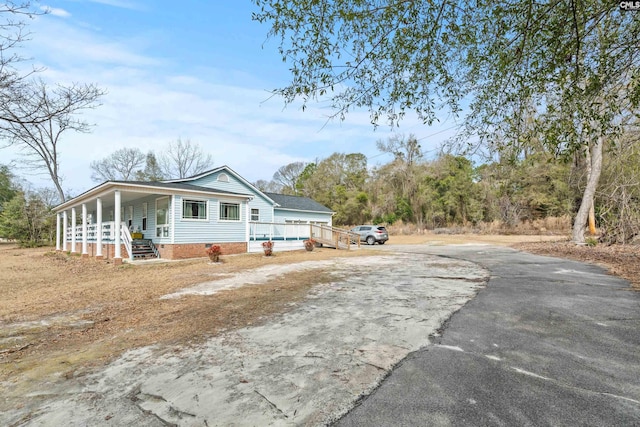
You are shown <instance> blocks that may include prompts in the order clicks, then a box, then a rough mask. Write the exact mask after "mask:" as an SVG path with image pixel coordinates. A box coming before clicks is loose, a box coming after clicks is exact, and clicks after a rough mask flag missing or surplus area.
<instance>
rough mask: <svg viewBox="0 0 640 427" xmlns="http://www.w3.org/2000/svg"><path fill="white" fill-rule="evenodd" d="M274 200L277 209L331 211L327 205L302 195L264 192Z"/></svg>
mask: <svg viewBox="0 0 640 427" xmlns="http://www.w3.org/2000/svg"><path fill="white" fill-rule="evenodd" d="M264 194H265V195H266V196H267V197H269V198H270V199H271V200H273V201H274V202H276V203H277V204H278V205H280V206H278V208H279V209H291V210H295V211H312V212H326V213H333V211H332V210H331V209H329V208H328V207H326V206H324V205H321V204H320V203H318V202H316V201H315V200H313V199H310V198H308V197H303V196H288V195H286V194H276V193H264Z"/></svg>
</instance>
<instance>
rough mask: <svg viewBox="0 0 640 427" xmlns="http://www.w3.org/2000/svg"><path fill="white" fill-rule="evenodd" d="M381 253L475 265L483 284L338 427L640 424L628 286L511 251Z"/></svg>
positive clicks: (635, 322) (636, 318) (635, 306)
mask: <svg viewBox="0 0 640 427" xmlns="http://www.w3.org/2000/svg"><path fill="white" fill-rule="evenodd" d="M376 248H377V249H379V248H378V247H376ZM388 249H394V250H400V251H402V250H406V251H407V252H409V251H410V252H415V251H421V252H426V253H430V254H436V255H441V256H446V257H451V258H455V259H461V260H467V261H472V262H475V263H478V264H480V265H481V266H483V267H485V268H487V269H488V270H489V271H490V272H491V279H490V281H489V283H488V285H487V287H486V289H484V290H482V291H480V293H479V294H478V295H477V297H476V298H474V299H473V300H471V301H470V302H469V303H467V304H466V305H465V306H464V307H463V308H462V309H461V310H460V311H458V312H457V313H456V314H454V315H453V316H452V317H451V319H450V320H449V321H448V322H447V323H446V324H445V325H444V326H443V327H442V329H441V331H440V334H439V336H435V337H432V339H431V344H432V345H428V346H426V347H424V348H423V349H421V350H418V351H416V352H413V353H411V354H410V355H409V356H408V357H407V358H405V359H404V360H403V361H402V362H401V363H400V364H399V365H398V366H397V367H396V368H395V369H394V370H393V371H392V372H391V374H390V375H389V376H388V377H387V378H386V379H385V380H384V381H383V382H382V383H381V385H380V386H379V388H377V389H376V390H375V391H374V392H373V393H372V394H370V395H369V396H368V397H366V398H364V399H362V401H361V402H360V403H359V405H357V406H356V407H355V408H354V409H353V410H352V411H351V412H349V413H348V414H347V415H346V416H344V417H343V418H342V419H341V420H339V421H338V422H336V423H335V425H336V426H365V425H366V426H374V425H375V426H418V425H419V426H431V425H434V426H449V425H451V426H484V425H491V426H542V425H553V426H575V425H580V426H632V425H634V426H638V425H640V293H639V292H633V291H630V290H629V289H628V283H627V282H625V281H624V280H620V279H617V278H615V277H612V276H609V275H607V274H606V272H605V271H604V270H603V269H601V268H599V267H596V266H593V265H589V264H584V263H579V262H573V261H567V260H562V259H557V258H551V257H542V256H535V255H528V254H524V253H519V252H516V251H514V250H511V249H508V248H498V247H491V248H489V247H482V246H429V247H424V246H423V247H416V246H412V247H406V248H403V247H397V246H396V247H395V248H388Z"/></svg>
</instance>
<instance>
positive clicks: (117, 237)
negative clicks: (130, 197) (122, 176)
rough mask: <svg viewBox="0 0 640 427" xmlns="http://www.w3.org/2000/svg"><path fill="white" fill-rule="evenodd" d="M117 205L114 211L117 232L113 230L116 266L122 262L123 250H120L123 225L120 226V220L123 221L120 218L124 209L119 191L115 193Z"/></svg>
mask: <svg viewBox="0 0 640 427" xmlns="http://www.w3.org/2000/svg"><path fill="white" fill-rule="evenodd" d="M115 204H116V206H115V208H114V210H115V212H114V214H115V222H116V224H115V230H113V234H114V238H115V243H114V244H115V246H116V247H115V248H114V256H113V258H114V262H115V263H116V264H119V263H121V262H122V250H121V248H120V227H121V225H120V220H121V218H120V210H121V209H122V207H121V206H122V196H121V194H120V191H119V190H116V191H115ZM118 259H119V260H120V261H119V262H118V261H115V260H118Z"/></svg>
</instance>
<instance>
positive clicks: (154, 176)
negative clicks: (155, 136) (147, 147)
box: [136, 151, 166, 181]
mask: <svg viewBox="0 0 640 427" xmlns="http://www.w3.org/2000/svg"><path fill="white" fill-rule="evenodd" d="M164 179H166V177H165V176H164V175H163V174H162V169H161V168H160V165H159V164H158V159H157V158H156V155H155V154H154V153H153V151H149V152H148V153H147V156H146V158H145V164H144V169H142V170H138V171H136V180H137V181H162V180H164Z"/></svg>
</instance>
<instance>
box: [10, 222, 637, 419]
mask: <svg viewBox="0 0 640 427" xmlns="http://www.w3.org/2000/svg"><path fill="white" fill-rule="evenodd" d="M558 239H559V237H557V236H485V235H442V234H438V235H435V234H425V235H420V236H391V240H390V241H389V242H388V243H387V244H391V245H394V244H432V245H437V244H463V243H488V244H494V245H511V246H513V247H515V248H517V249H519V250H523V251H527V252H532V253H536V254H543V255H550V256H557V257H565V258H572V259H577V260H580V261H585V262H594V263H597V264H601V265H603V266H605V267H607V268H609V270H610V271H611V272H612V274H616V275H619V276H621V277H623V278H626V279H627V280H629V281H630V282H632V284H633V286H634V287H635V288H636V289H640V247H638V246H613V247H606V246H602V245H598V246H596V247H576V246H575V245H572V244H571V243H569V242H567V241H549V240H558ZM377 248H378V247H377V246H376V247H374V248H368V249H377ZM378 253H379V252H378V251H376V250H373V251H372V250H359V251H358V250H355V251H336V250H333V249H327V248H318V249H316V250H314V251H313V252H307V251H304V250H302V251H294V252H277V253H275V255H274V256H273V257H265V256H263V255H262V254H243V255H233V256H224V255H223V256H222V259H223V263H219V264H211V263H210V262H209V260H208V259H207V258H201V259H195V260H187V261H174V262H162V263H160V262H149V263H140V264H134V265H131V264H124V265H122V266H119V267H115V266H114V265H113V264H111V263H109V262H106V261H96V260H94V259H81V258H80V257H78V256H75V255H74V256H71V255H67V254H62V253H55V252H52V251H51V249H50V248H41V249H19V248H17V247H16V246H15V245H10V244H0V272H2V278H1V279H0V384H1V385H2V386H1V388H2V389H5V391H7V390H10V393H9V394H10V395H12V396H14V397H15V396H19V395H24V393H25V392H26V391H27V390H33V389H34V387H37V384H38V383H40V382H41V381H51V380H55V379H59V378H65V377H66V378H71V377H74V376H78V375H83V374H84V373H85V372H86V369H87V368H91V367H94V366H98V365H102V364H104V363H106V362H108V361H110V360H113V359H114V358H115V357H117V356H119V355H121V354H122V353H123V352H124V351H126V350H129V349H132V348H137V347H142V346H146V345H150V344H160V345H164V344H167V345H168V344H187V345H188V344H197V343H200V342H203V341H204V340H206V339H207V338H210V337H213V336H216V335H217V334H219V333H220V332H222V331H228V330H232V329H235V328H241V327H244V326H247V325H252V324H254V325H255V324H260V323H263V322H265V321H266V320H267V319H268V318H270V317H271V316H273V315H277V314H281V313H284V312H286V311H288V310H290V309H291V308H292V307H293V306H294V305H293V304H295V302H297V301H300V300H302V299H304V298H305V297H306V296H307V295H308V293H309V291H310V289H311V288H312V287H313V286H315V285H317V284H321V283H326V282H327V281H329V280H330V279H329V277H330V276H329V274H328V273H329V271H323V270H320V271H314V273H313V274H312V275H310V274H308V272H305V271H295V270H294V271H290V272H288V273H284V274H281V275H276V276H274V278H273V279H271V280H269V281H268V282H267V283H264V284H260V285H248V286H244V287H240V288H237V289H229V290H224V291H222V292H220V293H218V294H216V295H215V297H211V296H198V295H190V296H184V297H182V298H178V299H160V297H161V296H163V295H166V294H170V293H173V292H176V291H178V290H180V289H182V288H185V287H189V286H193V285H196V284H199V283H203V282H208V281H213V280H218V279H222V278H225V277H228V276H229V275H230V274H232V273H238V272H242V271H246V270H248V269H253V268H256V267H261V266H268V265H274V266H275V265H278V264H292V263H297V262H302V261H309V260H327V259H332V258H335V257H357V256H367V255H373V254H378ZM2 409H3V408H2V405H1V404H0V410H2Z"/></svg>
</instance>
